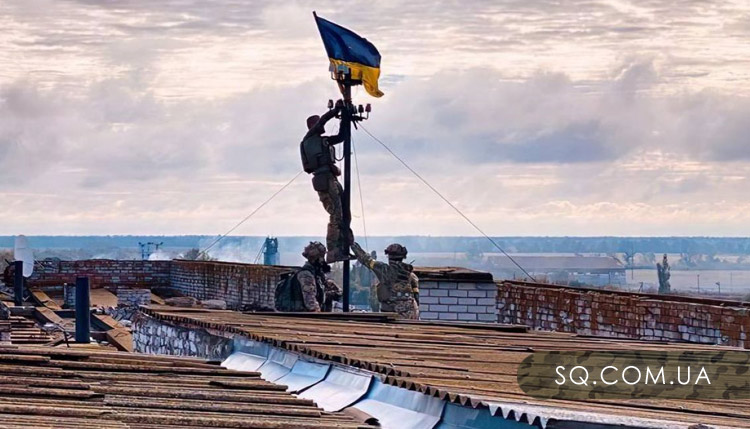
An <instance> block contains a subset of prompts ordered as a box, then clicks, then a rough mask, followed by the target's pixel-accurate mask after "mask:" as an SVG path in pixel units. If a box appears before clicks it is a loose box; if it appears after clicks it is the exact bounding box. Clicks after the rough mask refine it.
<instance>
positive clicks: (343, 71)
mask: <svg viewBox="0 0 750 429" xmlns="http://www.w3.org/2000/svg"><path fill="white" fill-rule="evenodd" d="M331 78H332V79H334V80H336V82H337V83H338V85H339V88H340V89H341V95H342V96H343V100H344V108H343V109H342V110H341V128H340V132H341V133H342V135H343V137H344V155H343V162H344V185H343V187H344V194H343V195H342V198H341V200H342V201H341V206H342V208H343V210H344V226H343V229H344V231H346V232H347V237H346V239H347V241H349V240H350V239H351V238H352V237H351V236H350V231H351V223H352V213H351V200H352V193H351V182H352V169H351V165H352V124H354V126H355V127H356V126H357V122H358V121H363V120H365V119H368V118H369V116H370V111H371V107H370V105H369V104H367V106H362V105H359V107H356V106H355V105H354V104H353V103H352V86H354V85H360V84H362V81H361V80H357V79H353V78H352V73H351V69H350V68H349V67H346V66H345V65H339V66H338V67H336V68H334V69H332V70H331ZM328 104H329V106H332V105H333V101H330V102H329V103H328ZM349 268H350V261H349V259H346V260H344V267H343V275H344V278H343V285H342V288H343V293H344V297H343V303H342V304H343V307H344V311H345V312H348V311H349V297H350V291H351V287H350V285H351V282H350V269H349Z"/></svg>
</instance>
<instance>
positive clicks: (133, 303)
mask: <svg viewBox="0 0 750 429" xmlns="http://www.w3.org/2000/svg"><path fill="white" fill-rule="evenodd" d="M150 303H151V291H150V290H149V289H129V288H123V287H121V288H118V289H117V305H118V306H124V307H138V306H140V305H148V304H150Z"/></svg>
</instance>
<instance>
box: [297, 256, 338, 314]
mask: <svg viewBox="0 0 750 429" xmlns="http://www.w3.org/2000/svg"><path fill="white" fill-rule="evenodd" d="M297 280H298V281H299V284H300V287H301V289H302V297H303V298H304V302H305V308H307V311H313V312H318V311H321V310H323V308H324V306H325V303H326V301H329V302H330V301H338V300H339V299H341V288H339V286H338V285H337V284H336V283H335V282H334V281H333V280H331V279H328V278H326V275H325V273H323V272H321V271H320V270H319V269H317V268H316V267H315V266H314V265H313V264H311V263H309V262H307V263H305V265H304V266H303V267H302V269H301V270H300V271H299V272H297ZM329 306H330V303H329ZM328 311H330V308H328Z"/></svg>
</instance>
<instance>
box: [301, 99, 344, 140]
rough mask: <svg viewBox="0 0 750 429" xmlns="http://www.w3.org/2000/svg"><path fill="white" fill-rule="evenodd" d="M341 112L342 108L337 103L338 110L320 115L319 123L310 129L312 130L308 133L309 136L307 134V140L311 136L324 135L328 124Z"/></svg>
mask: <svg viewBox="0 0 750 429" xmlns="http://www.w3.org/2000/svg"><path fill="white" fill-rule="evenodd" d="M340 110H341V108H340V107H339V105H338V103H337V104H336V108H334V109H331V110H329V111H327V112H325V113H323V114H322V115H320V119H318V122H316V123H315V125H313V127H312V128H310V130H308V131H307V134H305V137H306V138H307V137H309V136H311V135H313V134H323V133H324V132H325V126H326V122H328V121H330V120H331V119H333V118H334V117H335V116H336V114H338V113H339V111H340ZM342 141H343V139H342Z"/></svg>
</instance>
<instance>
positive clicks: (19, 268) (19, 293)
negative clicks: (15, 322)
mask: <svg viewBox="0 0 750 429" xmlns="http://www.w3.org/2000/svg"><path fill="white" fill-rule="evenodd" d="M13 271H14V273H13V274H14V277H13V289H14V292H15V294H14V297H13V298H14V304H16V305H17V306H21V305H23V283H24V281H25V280H26V279H24V277H23V261H15V262H13Z"/></svg>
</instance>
